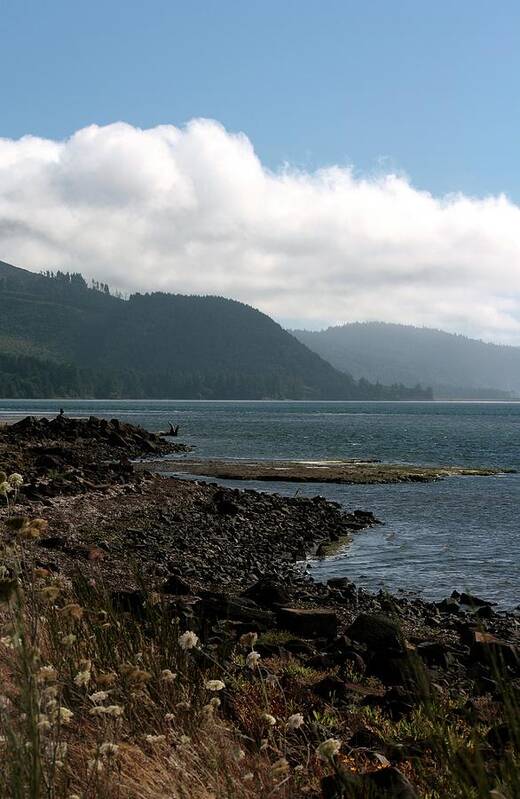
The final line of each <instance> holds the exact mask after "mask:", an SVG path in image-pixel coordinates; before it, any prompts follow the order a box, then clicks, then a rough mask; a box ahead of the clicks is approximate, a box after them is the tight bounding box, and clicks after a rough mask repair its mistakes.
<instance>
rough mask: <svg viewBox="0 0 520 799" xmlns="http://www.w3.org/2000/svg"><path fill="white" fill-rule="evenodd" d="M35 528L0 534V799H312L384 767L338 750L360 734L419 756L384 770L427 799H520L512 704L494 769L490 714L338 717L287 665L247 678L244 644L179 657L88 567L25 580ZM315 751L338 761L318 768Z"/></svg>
mask: <svg viewBox="0 0 520 799" xmlns="http://www.w3.org/2000/svg"><path fill="white" fill-rule="evenodd" d="M42 524H43V523H39V525H36V526H35V525H34V523H33V522H31V520H27V521H26V522H24V523H23V524H22V523H21V522H19V521H18V522H15V521H14V520H13V519H11V521H10V523H9V524H8V525H7V527H6V528H5V529H4V530H3V531H0V534H1V535H2V536H3V538H2V541H3V544H2V558H1V560H0V569H1V572H2V573H1V575H0V599H1V611H0V679H1V681H2V683H1V684H2V689H1V691H2V696H0V736H1V739H0V748H1V751H0V754H1V756H2V762H3V769H2V771H1V772H0V796H1V797H5V799H77V798H78V797H79V799H238V798H239V797H240V799H242V797H243V799H249V798H250V799H253V798H254V799H298V797H301V798H302V799H304V798H305V799H312V797H314V799H317V797H319V796H320V795H321V791H320V781H321V778H322V777H323V776H324V775H325V774H327V773H329V774H330V773H334V772H337V771H338V770H339V769H343V770H346V771H347V772H349V773H351V774H358V773H359V772H370V771H374V770H375V769H380V768H381V767H384V766H385V765H386V762H385V759H384V758H383V759H381V758H378V757H377V756H376V755H374V753H373V752H370V751H367V750H365V749H363V748H359V749H351V748H349V747H348V744H347V743H346V742H347V741H348V739H349V737H350V735H351V733H352V732H353V731H355V730H356V729H357V728H358V727H360V726H365V728H368V729H369V730H372V731H373V732H377V733H378V734H379V735H380V736H381V737H382V738H383V739H384V740H391V741H394V742H395V741H399V742H405V743H406V744H407V745H409V744H410V743H421V744H422V745H423V749H422V755H421V757H420V758H417V757H415V756H413V755H412V754H410V755H409V756H408V755H405V756H403V757H400V758H399V759H398V760H397V761H396V765H398V767H399V769H400V770H401V771H402V772H403V773H405V774H407V775H408V776H409V778H410V779H411V781H412V782H413V783H414V784H416V785H417V786H418V789H419V792H420V793H419V795H420V796H421V797H422V798H423V799H448V797H449V799H491V797H492V796H493V794H491V793H490V792H491V791H492V790H499V791H500V793H498V794H495V795H494V799H502V797H505V799H514V798H515V797H517V796H520V777H519V773H520V770H519V768H518V766H519V765H520V764H519V762H518V751H519V747H518V744H519V727H518V719H516V721H515V719H514V714H515V706H514V703H513V701H512V700H511V701H509V700H508V701H509V705H507V703H506V709H507V707H509V710H508V711H507V712H508V713H509V716H510V718H509V721H510V725H511V730H512V736H513V741H512V744H511V745H510V746H508V747H507V750H506V752H505V753H504V755H503V757H501V758H500V759H498V760H497V759H496V758H495V759H493V758H491V759H489V758H488V756H487V754H486V751H485V748H484V749H483V748H482V747H483V744H484V741H485V736H486V734H487V732H488V730H489V728H490V726H491V724H492V723H493V722H494V721H496V720H497V719H496V717H495V716H494V715H493V714H496V707H497V703H496V702H493V701H491V700H489V702H488V705H489V707H487V706H486V702H484V703H483V710H484V711H486V712H487V713H488V716H489V718H488V719H487V718H486V715H485V713H484V715H483V717H482V719H481V720H480V721H479V722H478V723H477V724H473V725H471V724H468V723H467V722H465V721H464V720H463V719H461V717H460V716H458V715H457V711H458V710H460V708H461V706H462V704H463V703H464V701H465V698H464V697H460V698H459V699H455V700H454V699H453V698H452V697H451V698H450V697H448V696H446V697H439V699H438V701H436V702H435V703H434V702H431V703H430V704H428V705H418V706H417V708H416V709H415V710H414V711H413V712H412V713H411V714H410V715H409V716H406V717H405V718H403V719H402V720H400V721H392V720H391V719H390V718H389V717H388V716H386V715H385V714H384V713H383V712H382V711H381V710H376V709H371V708H367V707H364V706H362V704H361V703H360V701H358V700H357V699H353V700H352V703H351V704H349V705H346V706H342V707H338V706H334V702H332V701H331V702H327V701H325V700H323V699H319V698H318V697H317V696H316V694H315V693H314V692H313V686H314V684H315V683H316V681H317V680H319V679H320V678H321V677H323V675H324V673H323V672H318V671H316V670H315V669H311V668H308V667H306V666H305V665H302V664H301V663H300V662H299V660H298V659H296V658H292V657H286V658H284V657H272V658H266V659H265V661H262V660H261V659H260V660H259V661H258V663H257V664H254V663H251V662H250V663H249V664H248V662H247V655H248V653H250V652H251V651H252V649H251V647H252V646H253V647H254V642H252V641H248V642H244V641H242V642H241V641H240V640H236V638H235V637H234V636H233V635H232V634H230V633H228V632H226V630H225V629H224V628H222V629H219V630H214V631H213V633H212V637H210V638H209V640H207V641H204V642H197V644H196V645H195V646H193V647H192V648H186V645H187V644H190V643H194V641H195V639H193V640H191V641H189V640H188V641H187V642H186V639H185V638H184V637H183V630H185V626H184V627H183V626H181V622H180V621H179V619H177V618H175V617H172V613H171V606H170V605H169V604H168V603H167V602H165V600H164V599H163V598H162V597H160V596H158V595H157V594H154V593H149V594H148V595H147V600H146V603H145V607H144V609H143V610H142V612H141V613H140V615H139V617H136V616H134V615H130V614H128V613H122V612H121V611H118V610H117V609H115V608H114V607H113V605H112V602H111V596H110V594H109V592H108V591H107V590H105V588H104V586H103V582H102V579H101V576H100V574H101V573H99V575H98V576H96V573H95V570H96V565H95V563H94V564H92V563H90V564H89V575H88V578H87V577H85V576H83V575H82V574H80V573H78V574H77V575H74V576H73V577H72V579H68V578H64V577H62V576H60V575H53V574H50V573H48V572H46V571H45V569H31V568H29V565H28V562H29V561H28V560H27V559H26V551H27V547H33V546H34V542H33V539H34V536H35V535H36V534H37V532H38V526H39V527H41V526H42ZM9 527H10V528H11V529H9ZM183 624H184V625H185V624H186V622H183ZM194 624H195V622H194V621H192V622H190V625H194ZM274 638H276V636H274ZM212 681H213V682H212ZM215 681H218V682H215ZM220 681H221V682H222V683H223V685H220ZM299 713H301V714H302V715H303V724H302V725H301V726H299V724H297V725H296V727H297V728H293V727H292V726H291V723H289V719H290V718H291V717H292V716H294V715H295V714H299ZM500 718H503V716H502V717H499V719H500ZM327 739H337V740H338V746H339V743H340V742H341V744H342V749H341V752H340V753H339V754H329V756H328V757H327V758H325V759H323V758H320V757H318V755H317V747H319V746H320V744H321V743H322V742H323V741H325V740H327ZM425 742H426V745H424V743H425ZM486 758H487V759H486ZM358 795H359V797H364V796H368V794H365V793H360V794H356V796H358ZM352 796H354V794H352Z"/></svg>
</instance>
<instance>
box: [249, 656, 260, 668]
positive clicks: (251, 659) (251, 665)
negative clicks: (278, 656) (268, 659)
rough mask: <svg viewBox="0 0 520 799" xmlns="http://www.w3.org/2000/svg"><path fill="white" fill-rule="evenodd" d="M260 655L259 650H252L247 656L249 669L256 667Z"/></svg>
mask: <svg viewBox="0 0 520 799" xmlns="http://www.w3.org/2000/svg"><path fill="white" fill-rule="evenodd" d="M260 657H261V656H260V655H259V654H258V652H250V653H249V655H248V656H247V657H246V666H247V667H248V669H256V668H257V666H258V662H259V660H260Z"/></svg>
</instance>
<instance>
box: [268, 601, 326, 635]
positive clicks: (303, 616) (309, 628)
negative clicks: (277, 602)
mask: <svg viewBox="0 0 520 799" xmlns="http://www.w3.org/2000/svg"><path fill="white" fill-rule="evenodd" d="M277 616H278V622H279V624H280V626H281V627H283V628H284V629H286V630H290V631H291V632H294V633H296V635H300V636H301V637H302V638H318V637H327V638H332V637H333V636H335V635H337V631H338V618H337V616H336V613H335V612H334V611H333V610H331V609H330V608H313V609H312V610H309V609H307V608H279V610H278V611H277Z"/></svg>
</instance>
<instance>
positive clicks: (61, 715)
mask: <svg viewBox="0 0 520 799" xmlns="http://www.w3.org/2000/svg"><path fill="white" fill-rule="evenodd" d="M73 715H74V713H73V712H72V710H69V709H68V707H60V708H58V713H57V717H58V719H59V720H60V722H61V723H62V724H70V721H71V719H72V717H73Z"/></svg>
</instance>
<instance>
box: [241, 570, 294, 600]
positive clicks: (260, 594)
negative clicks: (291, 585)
mask: <svg viewBox="0 0 520 799" xmlns="http://www.w3.org/2000/svg"><path fill="white" fill-rule="evenodd" d="M242 596H245V597H248V598H249V599H252V600H254V602H256V603H257V604H258V605H262V606H263V607H266V608H272V607H273V606H274V605H286V604H287V602H288V601H289V594H288V592H287V591H286V590H285V589H284V588H283V586H281V585H280V583H279V582H278V581H277V580H276V579H274V578H273V577H268V576H266V577H261V578H260V580H258V581H257V582H256V583H254V584H253V585H251V586H250V587H249V588H247V589H246V590H245V591H244V593H243V594H242Z"/></svg>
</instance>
